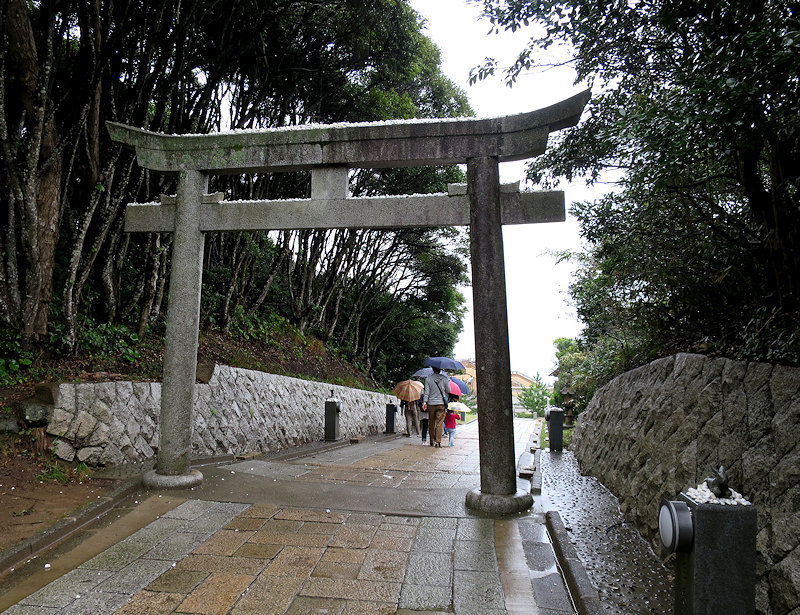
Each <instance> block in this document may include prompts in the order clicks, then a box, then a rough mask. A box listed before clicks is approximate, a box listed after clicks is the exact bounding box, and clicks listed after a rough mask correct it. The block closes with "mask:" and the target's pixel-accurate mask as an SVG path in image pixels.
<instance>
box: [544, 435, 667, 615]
mask: <svg viewBox="0 0 800 615" xmlns="http://www.w3.org/2000/svg"><path fill="white" fill-rule="evenodd" d="M541 463H542V496H543V499H544V500H545V502H544V504H545V508H546V509H547V510H557V511H558V512H559V514H560V515H561V518H562V519H563V521H564V525H565V526H566V527H567V528H568V529H569V530H570V531H569V535H570V538H571V539H572V542H573V544H574V545H575V548H576V550H577V551H578V556H579V557H580V559H581V561H582V562H583V565H584V567H585V568H586V571H587V573H588V574H589V578H590V579H591V581H592V584H593V585H594V586H595V587H596V588H597V589H598V591H599V594H600V600H601V601H602V603H603V607H604V608H605V612H606V613H613V614H615V615H642V614H644V613H647V614H651V613H652V614H655V615H668V614H671V613H672V609H673V607H672V605H673V585H672V583H673V580H672V579H673V577H672V571H671V570H668V569H667V568H666V567H664V566H663V565H662V564H661V561H660V560H659V559H658V557H657V556H656V554H655V553H654V552H653V550H652V549H651V548H650V546H649V545H648V544H647V542H646V541H645V540H644V539H643V538H642V537H641V536H640V534H639V533H638V532H637V531H636V529H635V528H634V527H633V526H632V525H629V524H628V523H626V522H625V519H624V517H623V516H622V513H621V512H620V509H619V504H618V502H617V498H616V497H615V496H614V495H613V494H612V493H611V492H610V491H609V490H608V489H606V488H605V487H604V486H603V485H602V484H601V483H600V482H599V481H598V480H597V479H596V478H594V477H591V476H581V473H580V470H579V468H578V463H577V461H576V460H575V457H574V456H573V455H572V453H570V452H569V451H565V452H563V453H560V454H558V453H553V454H551V453H550V452H548V451H542V456H541Z"/></svg>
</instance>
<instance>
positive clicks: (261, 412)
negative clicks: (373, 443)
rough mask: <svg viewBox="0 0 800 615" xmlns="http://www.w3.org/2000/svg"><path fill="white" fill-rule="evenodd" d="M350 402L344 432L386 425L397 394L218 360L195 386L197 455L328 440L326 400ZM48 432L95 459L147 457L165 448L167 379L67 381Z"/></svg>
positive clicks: (61, 447) (61, 450) (56, 448)
mask: <svg viewBox="0 0 800 615" xmlns="http://www.w3.org/2000/svg"><path fill="white" fill-rule="evenodd" d="M331 394H333V397H335V398H337V399H339V400H340V401H341V402H342V411H341V413H340V415H339V428H340V435H341V437H342V438H349V437H351V436H355V435H358V434H364V435H368V434H374V433H379V432H382V431H384V429H385V428H386V404H387V403H392V402H396V401H397V400H396V399H395V398H394V397H393V396H390V395H385V394H382V393H375V392H372V391H363V390H360V389H351V388H347V387H343V386H337V385H332V384H327V383H322V382H311V381H307V380H300V379H298V378H289V377H286V376H276V375H274V374H267V373H264V372H257V371H253V370H246V369H238V368H233V367H227V366H220V365H217V366H215V368H214V372H213V374H212V376H211V378H210V379H209V381H208V384H197V385H196V386H195V398H194V426H193V430H192V452H191V455H192V457H193V458H204V457H216V456H223V455H236V454H243V453H248V452H254V451H256V452H271V451H278V450H282V449H284V448H287V447H290V446H295V445H298V444H304V443H307V442H313V441H318V440H322V439H323V438H324V435H325V431H324V430H325V400H326V399H328V398H329V397H331ZM52 398H53V405H52V408H51V410H50V412H49V415H48V426H47V432H48V433H50V434H52V435H53V436H56V437H57V439H56V441H55V443H54V445H53V452H54V453H55V454H56V455H58V456H59V457H61V458H62V459H65V460H69V461H71V460H72V459H78V460H79V461H83V462H85V463H86V464H88V465H92V466H97V465H117V464H121V463H129V462H134V461H144V460H147V459H149V458H151V457H153V456H155V453H156V450H157V449H158V418H159V414H160V411H161V410H160V408H161V383H157V382H104V383H61V384H58V385H55V386H54V387H53V389H52Z"/></svg>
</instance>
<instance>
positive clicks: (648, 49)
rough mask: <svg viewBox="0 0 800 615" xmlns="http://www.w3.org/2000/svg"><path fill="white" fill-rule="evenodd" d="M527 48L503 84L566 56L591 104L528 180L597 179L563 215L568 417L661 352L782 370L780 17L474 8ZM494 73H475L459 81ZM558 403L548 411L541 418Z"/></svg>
mask: <svg viewBox="0 0 800 615" xmlns="http://www.w3.org/2000/svg"><path fill="white" fill-rule="evenodd" d="M484 8H485V12H486V14H487V15H488V16H489V17H490V19H491V20H492V21H493V23H494V25H495V27H496V28H497V29H498V31H499V30H503V29H508V30H515V29H517V28H518V27H520V25H522V24H533V25H536V26H538V27H539V28H540V32H541V36H539V38H538V39H536V40H534V41H532V43H531V45H530V47H528V48H526V49H525V50H523V52H522V53H521V54H520V56H519V59H518V61H517V62H516V63H515V65H514V66H513V67H511V68H510V69H509V71H508V72H507V73H506V77H507V79H508V80H509V82H513V81H514V79H516V77H517V76H518V75H519V74H520V72H521V71H525V70H528V69H534V68H542V67H543V65H544V63H545V62H544V60H543V58H544V57H546V54H547V52H545V51H544V50H548V49H550V50H552V48H553V46H558V45H562V46H563V47H562V48H563V49H569V51H567V53H571V54H572V56H573V58H572V62H573V66H574V67H575V69H576V70H577V73H578V78H579V79H580V80H585V81H586V82H588V83H589V84H590V85H592V86H593V89H594V92H593V98H592V100H591V102H590V104H589V106H588V107H587V112H586V114H585V117H584V119H583V121H582V123H581V124H580V125H579V126H578V127H576V128H575V129H573V130H569V131H564V133H562V134H560V135H559V137H558V138H557V139H555V140H554V141H555V144H554V147H552V148H550V149H549V150H548V152H547V153H545V154H544V155H543V156H541V157H539V158H537V159H536V160H535V161H534V163H533V164H532V166H531V168H530V173H531V176H532V178H533V179H534V180H535V181H541V182H543V183H544V185H545V186H551V185H554V184H557V183H558V180H559V178H560V177H566V178H568V179H574V178H576V177H584V178H586V179H587V181H588V182H589V183H592V182H597V180H598V179H600V178H601V176H602V178H603V179H607V178H608V177H609V175H608V174H609V171H612V174H611V178H612V179H613V180H614V181H616V184H617V185H616V189H615V191H614V192H612V193H610V194H606V195H605V196H604V197H602V198H600V199H598V200H597V201H595V202H592V203H579V204H576V205H575V206H574V207H573V209H572V212H571V213H572V214H573V215H574V216H575V217H576V218H577V219H578V221H579V223H580V227H581V235H582V237H583V239H584V241H585V244H586V246H587V248H588V252H587V253H586V254H584V255H576V256H573V258H575V259H576V260H577V261H578V264H579V270H578V273H577V276H576V278H575V279H574V281H573V284H572V286H571V288H570V293H571V295H572V298H573V300H574V302H575V306H576V309H577V312H578V315H579V317H580V319H581V320H582V321H583V323H584V325H585V328H584V331H583V333H582V335H581V337H580V339H579V340H574V341H573V342H574V347H573V348H572V350H569V351H567V350H565V351H564V354H563V356H562V357H561V358H560V360H559V361H560V362H559V370H560V376H559V384H558V385H557V391H558V389H559V387H560V388H563V387H564V386H570V387H571V388H572V389H574V391H575V392H576V397H575V404H576V408H580V407H583V406H584V405H585V403H587V402H588V398H589V397H590V396H591V394H592V392H593V391H594V390H595V389H596V388H597V386H600V385H602V384H603V383H604V382H606V381H607V380H608V379H609V378H612V377H614V376H615V375H617V374H619V373H621V372H622V371H625V370H627V369H631V368H633V367H636V366H638V365H641V364H643V363H646V362H648V361H650V360H652V359H654V358H657V357H659V356H665V355H669V354H673V353H675V352H701V353H714V354H721V355H725V356H730V357H733V358H739V359H746V360H768V361H772V362H780V363H789V364H800V320H798V319H797V317H796V314H797V310H798V307H800V259H798V258H797V254H798V252H800V230H799V229H800V165H798V164H797V152H798V151H800V80H799V79H798V77H797V75H798V74H800V16H799V15H798V13H797V11H796V10H795V8H793V7H792V5H791V4H789V3H786V2H783V1H780V0H768V1H767V2H762V3H752V2H746V1H745V0H722V1H720V2H714V3H687V2H672V1H667V0H658V1H656V2H651V3H624V2H623V3H616V4H602V3H595V2H587V1H586V0H564V1H562V0H545V1H544V2H530V1H522V2H516V1H510V0H486V1H485V2H484ZM495 69H496V66H494V65H493V64H491V63H489V64H487V65H486V66H484V67H482V68H480V69H478V70H477V71H476V72H475V76H476V78H480V76H481V75H482V74H483V75H485V74H489V73H491V72H492V71H493V70H495ZM557 403H558V400H557Z"/></svg>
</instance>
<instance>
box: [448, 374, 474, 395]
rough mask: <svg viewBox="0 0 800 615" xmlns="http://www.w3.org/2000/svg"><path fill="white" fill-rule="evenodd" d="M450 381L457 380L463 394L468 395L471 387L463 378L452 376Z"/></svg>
mask: <svg viewBox="0 0 800 615" xmlns="http://www.w3.org/2000/svg"><path fill="white" fill-rule="evenodd" d="M450 382H455V383H456V384H457V385H458V388H459V389H461V394H462V395H466V394H467V393H469V387H467V383H466V382H464V381H463V380H461V378H456V377H455V376H450Z"/></svg>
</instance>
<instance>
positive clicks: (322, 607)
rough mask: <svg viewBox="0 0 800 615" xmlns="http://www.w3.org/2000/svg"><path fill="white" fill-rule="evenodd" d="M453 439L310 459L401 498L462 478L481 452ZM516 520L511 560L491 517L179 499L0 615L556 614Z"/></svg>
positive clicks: (271, 467)
mask: <svg viewBox="0 0 800 615" xmlns="http://www.w3.org/2000/svg"><path fill="white" fill-rule="evenodd" d="M525 439H526V441H527V436H525ZM457 441H458V442H459V445H460V446H463V447H464V449H465V450H464V451H461V452H460V453H459V455H458V457H459V458H460V459H456V458H455V452H454V451H453V449H445V448H442V449H434V448H431V447H427V446H426V447H423V446H420V445H419V444H418V443H417V444H416V445H415V444H411V443H409V444H405V445H404V444H403V443H402V442H401V443H400V444H401V445H400V446H398V445H397V443H396V442H395V443H394V448H391V447H390V446H388V444H387V443H381V444H380V445H376V446H371V447H370V448H371V453H370V454H366V453H365V449H366V448H367V447H364V449H361V450H360V451H350V450H348V449H347V448H340V449H337V451H338V452H340V453H341V454H340V455H339V456H336V455H335V454H334V453H335V452H336V451H332V452H330V453H325V454H321V453H316V454H315V455H314V459H313V462H314V464H316V463H317V461H318V460H319V458H320V457H322V456H326V457H327V458H329V459H331V460H332V461H335V465H336V466H337V467H336V468H335V471H334V472H333V475H335V476H338V477H339V478H338V479H337V480H344V481H350V480H352V479H353V478H355V479H356V481H357V480H360V479H362V478H367V475H372V479H371V480H373V481H375V480H378V479H377V478H375V476H377V475H380V477H381V478H382V479H383V481H384V482H385V483H386V484H384V485H381V489H386V487H387V484H389V483H391V487H390V488H392V489H394V490H398V491H399V490H403V489H404V488H406V487H407V485H408V484H409V482H410V479H408V478H407V477H406V478H405V479H403V480H397V476H398V475H400V474H401V473H402V472H406V473H407V474H408V475H409V476H412V475H413V470H411V468H413V467H416V466H419V464H420V460H419V458H418V457H419V456H422V457H424V460H423V461H424V463H423V464H422V465H424V467H425V469H426V481H427V482H426V485H427V486H428V487H427V488H428V489H430V485H431V484H436V480H437V479H442V477H449V478H453V477H455V478H456V479H458V477H460V476H465V475H464V474H459V472H463V471H464V468H465V467H466V466H465V464H464V463H463V461H464V460H465V459H468V458H469V457H470V455H476V454H477V453H476V452H472V453H470V452H468V451H467V450H466V448H467V447H468V446H470V445H472V446H474V448H475V449H477V440H476V439H474V438H470V433H469V430H468V429H462V430H459V439H458V440H457ZM362 446H364V445H363V444H359V445H353V447H351V448H357V447H362ZM453 448H455V447H453ZM411 449H413V450H411ZM393 451H395V454H394V455H393V454H392V453H393ZM367 452H369V451H367ZM347 460H351V463H353V464H358V465H359V466H360V467H359V468H350V470H351V471H354V472H355V473H353V474H350V475H347V473H346V472H344V471H343V470H342V469H341V468H342V467H344V466H343V462H344V461H347ZM381 464H383V465H384V467H380V466H381ZM282 466H290V467H289V468H288V469H287V468H283V467H282ZM232 467H235V468H236V469H233V470H231V469H230V468H232ZM250 468H253V469H254V470H253V471H252V472H251V471H250ZM256 468H258V470H257V471H256V470H255V469H256ZM389 468H391V469H389ZM401 468H402V469H401ZM300 470H302V472H300ZM316 471H319V470H318V466H315V467H314V468H313V469H312V470H309V469H308V467H307V466H306V465H305V464H302V465H301V464H298V463H294V462H290V463H280V462H275V461H272V462H263V461H259V460H249V461H244V462H238V463H236V464H231V465H229V466H225V471H224V472H220V473H219V476H220V477H225V478H227V480H226V483H230V482H232V481H233V482H236V481H238V480H240V477H242V476H251V477H252V476H258V477H260V478H262V479H265V480H270V479H273V480H275V481H279V480H284V481H285V480H293V481H295V482H294V484H295V485H302V484H306V485H307V484H309V483H308V481H303V480H298V478H299V477H306V476H307V475H309V474H313V472H316ZM259 472H260V474H259ZM321 472H322V473H324V469H323V470H322V471H321ZM278 476H283V478H282V479H278V478H277V477H278ZM344 476H349V478H342V477H344ZM386 476H389V477H392V478H391V479H390V478H386ZM466 476H468V478H469V479H470V480H473V481H477V479H478V477H477V475H472V476H469V475H466ZM287 477H288V478H287ZM354 482H355V481H354ZM245 484H249V483H245ZM298 488H299V487H298ZM376 493H385V491H380V492H376ZM409 493H414V492H413V491H409ZM441 497H443V498H447V497H452V491H448V490H447V489H443V490H441ZM523 520H524V518H520V519H513V520H510V521H504V522H502V523H506V524H509V523H510V524H511V527H514V528H515V530H516V528H517V527H520V528H521V529H520V530H516V531H517V534H516V536H517V541H519V540H521V539H520V538H519V537H520V536H522V535H523V534H524V539H525V540H527V541H528V543H530V545H529V549H528V551H525V553H524V554H523V553H522V550H521V549H519V550H518V552H514V553H513V554H510V553H511V550H509V549H507V548H506V546H504V545H496V544H495V534H496V531H497V527H498V526H497V523H498V522H497V521H494V520H491V519H482V518H474V517H469V516H462V517H458V516H413V515H408V514H392V513H380V512H369V511H350V510H331V509H322V508H318V509H314V508H303V507H293V506H285V505H281V506H276V505H272V504H268V503H264V502H263V501H258V502H257V503H250V502H219V501H213V500H209V499H188V500H187V501H185V502H183V503H182V504H180V505H178V506H176V507H175V508H174V509H172V510H169V511H168V512H166V513H165V514H163V515H162V516H161V517H160V518H158V519H156V520H155V521H153V522H151V523H149V524H147V525H145V527H143V528H141V529H139V530H138V531H136V532H135V533H134V534H132V535H131V536H129V537H128V538H126V539H125V540H123V541H122V542H119V543H117V544H116V545H113V546H112V547H111V548H109V549H107V550H106V551H104V552H102V553H100V554H98V555H97V556H95V557H93V558H91V559H89V560H88V561H86V562H84V563H83V564H81V565H80V566H79V567H78V568H76V569H74V570H72V571H71V572H68V573H67V574H66V575H64V576H63V577H61V578H60V579H57V580H55V581H53V582H52V583H50V584H49V585H47V586H46V587H44V588H43V589H41V590H39V591H38V592H35V593H32V594H31V595H30V596H28V597H27V598H24V599H23V600H21V601H20V602H19V603H18V604H16V605H14V606H12V607H11V608H10V609H8V610H7V611H5V612H4V613H3V615H35V614H37V613H54V614H55V613H58V615H64V614H68V613H86V614H87V615H88V614H89V613H91V615H106V614H108V615H111V614H112V613H119V614H120V615H140V614H145V613H146V614H160V613H165V614H166V613H193V614H203V615H212V614H216V613H220V614H222V615H251V614H252V615H255V614H256V613H258V614H259V615H263V614H265V613H266V614H270V613H274V614H275V615H290V614H292V615H301V614H306V613H308V614H311V613H323V612H324V613H339V614H340V615H367V614H369V615H375V614H381V613H385V614H395V613H397V614H398V615H405V614H406V613H410V612H412V611H414V612H422V613H426V614H428V615H431V614H435V613H450V614H451V615H453V614H454V615H472V614H473V613H475V614H477V613H481V615H501V614H502V615H518V614H522V613H537V610H536V608H537V607H536V604H535V603H538V601H539V600H540V599H541V600H542V602H543V604H542V606H545V605H546V608H547V609H548V611H547V612H550V610H551V609H557V608H559V607H560V606H563V605H561V604H560V603H559V600H560V599H561V597H560V596H559V594H558V593H557V591H556V590H557V587H556V586H557V585H558V583H557V580H558V578H559V577H557V575H556V576H555V577H554V576H553V575H552V574H551V573H552V570H551V569H550V567H549V565H550V560H549V559H547V553H548V552H547V543H546V541H547V537H546V532H544V534H542V533H538V534H537V528H539V527H540V526H541V523H539V521H540V520H538V519H536V520H534V521H533V522H532V523H530V524H527V525H524V528H523V525H521V523H522V521H523ZM543 545H544V546H543ZM528 553H530V558H529V562H526V560H525V557H526V556H527V555H528ZM512 560H513V564H511V566H510V567H509V562H511V561H512ZM529 563H530V565H533V566H536V567H538V568H541V570H540V572H541V575H540V576H538V577H536V578H534V579H533V581H532V580H531V579H530V578H527V571H528V564H529ZM522 573H525V574H522ZM534 582H535V583H534ZM518 588H522V589H523V590H524V591H518ZM526 592H527V593H526ZM534 593H535V594H536V596H535V600H534ZM77 596H80V598H78V597H77ZM567 601H568V599H567ZM539 612H540V613H544V611H539ZM553 612H554V613H555V612H558V613H562V612H564V613H566V612H572V611H570V610H564V611H561V610H558V611H555V610H553Z"/></svg>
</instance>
